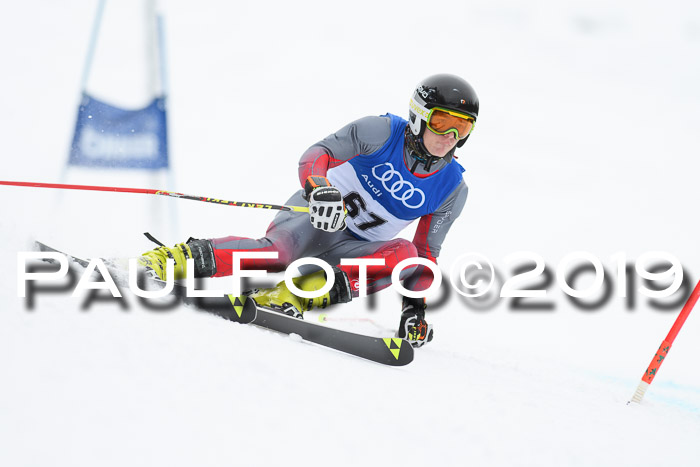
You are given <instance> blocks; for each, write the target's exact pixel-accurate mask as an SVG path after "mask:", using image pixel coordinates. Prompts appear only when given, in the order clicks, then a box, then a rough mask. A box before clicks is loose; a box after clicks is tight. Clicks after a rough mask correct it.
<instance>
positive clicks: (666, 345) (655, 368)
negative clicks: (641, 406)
mask: <svg viewBox="0 0 700 467" xmlns="http://www.w3.org/2000/svg"><path fill="white" fill-rule="evenodd" d="M698 298H700V282H698V284H697V285H696V286H695V289H693V292H692V293H691V294H690V297H688V301H686V302H685V305H683V309H682V310H681V312H680V313H679V314H678V317H677V318H676V321H675V322H674V323H673V326H671V330H670V331H669V332H668V335H666V339H664V341H663V342H662V343H661V346H660V347H659V350H657V351H656V355H654V358H653V359H652V360H651V363H650V364H649V367H648V368H647V371H645V372H644V375H643V376H642V380H641V381H640V382H639V386H637V390H636V391H635V392H634V395H632V399H630V400H629V401H628V402H627V404H629V403H630V402H636V403H640V402H641V401H642V398H643V397H644V393H646V392H647V389H648V388H649V385H650V384H651V382H652V381H654V377H655V376H656V374H657V373H658V372H659V368H660V367H661V364H662V363H663V362H664V360H665V359H666V355H667V354H668V351H669V350H671V345H672V344H673V341H674V340H675V339H676V336H677V335H678V331H680V330H681V328H682V327H683V324H684V323H685V320H686V319H687V318H688V315H689V314H690V312H691V310H692V309H693V307H694V306H695V303H696V302H697V301H698Z"/></svg>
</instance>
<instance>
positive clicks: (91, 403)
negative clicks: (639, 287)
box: [0, 0, 700, 466]
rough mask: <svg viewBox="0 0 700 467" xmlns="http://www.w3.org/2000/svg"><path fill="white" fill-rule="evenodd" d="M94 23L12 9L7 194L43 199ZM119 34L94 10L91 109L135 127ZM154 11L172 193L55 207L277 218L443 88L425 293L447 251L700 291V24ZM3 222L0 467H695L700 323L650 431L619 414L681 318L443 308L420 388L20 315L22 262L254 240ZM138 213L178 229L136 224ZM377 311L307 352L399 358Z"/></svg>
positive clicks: (53, 299) (643, 418)
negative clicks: (455, 97)
mask: <svg viewBox="0 0 700 467" xmlns="http://www.w3.org/2000/svg"><path fill="white" fill-rule="evenodd" d="M96 5H97V2H96V1H77V0H66V1H62V2H50V1H46V0H43V1H39V0H31V1H25V2H14V3H13V4H12V5H11V6H10V5H6V6H7V8H5V9H4V10H5V12H4V14H3V15H1V16H0V44H1V45H0V63H2V65H3V66H2V68H3V73H2V74H0V102H2V112H0V119H1V120H0V128H1V130H0V131H1V132H2V138H1V141H2V145H3V154H4V155H3V162H4V164H3V169H2V176H1V177H0V178H1V179H4V180H28V181H43V182H57V181H60V179H61V172H62V170H63V168H64V164H65V160H66V157H67V148H68V146H69V142H70V139H71V136H72V129H73V125H74V121H75V114H76V110H77V102H78V98H79V91H80V89H79V83H80V79H81V73H82V66H83V61H84V58H85V54H86V52H87V39H88V37H89V34H90V29H91V22H92V19H93V16H94V13H95V10H96ZM140 8H141V6H140V4H139V2H137V1H135V0H129V1H121V2H109V4H108V6H107V9H106V11H105V15H106V16H105V23H104V35H103V36H102V37H101V39H100V45H99V49H98V54H97V56H96V59H95V63H94V68H93V74H92V75H91V78H90V81H89V86H88V88H89V90H90V91H91V92H93V93H94V94H96V95H97V96H99V97H103V98H105V99H108V100H111V101H113V102H116V103H119V104H121V105H123V106H126V107H134V108H135V107H138V106H141V105H144V104H145V102H146V101H147V100H148V99H147V97H148V95H147V92H146V91H145V86H143V82H144V81H145V78H144V73H143V70H145V69H146V67H144V66H143V64H144V63H145V58H144V57H143V56H142V55H143V54H141V53H140V49H139V47H138V43H139V40H140V39H142V37H141V36H140V35H139V32H138V31H140V29H139V28H140V23H139V21H138V20H137V18H138V14H139V13H140V11H141V10H140ZM162 9H163V11H164V12H165V14H166V37H167V55H168V59H169V69H170V80H169V81H170V82H169V84H170V91H171V93H170V101H169V104H170V107H169V118H170V131H171V133H170V143H171V148H172V158H173V164H174V169H175V177H174V186H171V185H169V183H170V182H168V181H167V180H165V179H163V180H161V181H152V180H150V179H149V178H148V177H145V176H143V175H141V174H137V173H113V172H112V173H93V172H76V171H74V170H73V171H71V172H70V173H69V176H68V178H67V180H68V181H71V182H75V183H89V184H100V183H102V184H111V185H119V186H134V187H150V188H164V189H176V190H178V191H181V192H184V193H192V194H201V195H207V196H213V197H221V198H226V199H230V198H236V199H241V200H244V201H263V202H270V203H282V202H284V201H285V200H286V199H287V197H288V195H289V194H290V193H291V192H292V191H293V190H294V189H296V185H295V184H296V182H295V178H296V164H297V159H298V157H299V155H300V154H301V153H302V152H303V151H304V149H305V148H306V147H308V146H309V145H310V144H312V143H314V142H315V141H317V140H318V139H321V138H322V137H324V136H325V135H327V134H329V133H331V132H333V131H335V130H336V129H338V128H340V127H341V126H342V125H344V124H345V123H347V122H349V121H351V120H353V119H355V118H359V117H361V116H364V115H372V114H383V113H385V112H392V113H397V114H400V115H405V114H406V111H407V102H408V97H409V94H410V91H411V89H412V87H413V86H414V85H415V84H416V82H417V81H418V80H420V79H421V78H423V77H425V76H427V75H430V74H433V73H438V72H452V73H456V74H459V75H461V76H464V77H465V78H467V79H468V80H469V81H470V82H471V83H472V84H473V85H474V87H475V88H476V89H477V92H478V93H479V97H480V100H481V105H482V108H481V113H480V116H479V122H478V125H477V128H476V131H475V132H474V134H473V135H472V137H471V138H470V140H469V142H468V144H467V145H466V146H465V147H464V148H463V150H462V151H461V152H460V159H459V160H460V162H461V163H462V164H463V165H464V166H465V168H466V169H467V172H466V179H467V182H468V184H469V186H470V196H469V200H468V203H467V206H466V208H465V211H464V212H463V215H462V217H461V218H460V220H459V222H458V223H457V224H456V225H455V226H454V228H453V230H452V231H451V232H450V235H449V237H448V240H447V242H446V244H445V245H444V248H443V251H442V254H441V265H442V266H443V270H448V269H449V266H450V264H451V262H452V261H453V260H454V259H455V258H456V257H458V256H460V255H461V254H463V253H465V252H468V251H472V252H478V253H481V254H483V255H486V256H487V257H489V258H491V260H492V261H493V262H494V264H496V266H497V267H498V268H499V271H500V272H501V273H502V274H504V275H506V276H510V271H509V269H508V267H507V265H506V263H505V261H504V258H505V257H507V256H508V255H509V254H511V253H514V252H517V251H521V250H528V251H532V252H535V253H537V254H539V255H541V256H542V257H543V258H544V260H545V261H546V263H547V264H548V265H549V266H550V267H552V268H555V267H556V265H557V264H558V262H559V261H560V260H561V259H562V258H563V257H564V256H565V255H566V254H568V253H570V252H572V251H589V252H591V253H592V254H593V255H595V256H596V257H599V258H601V261H603V263H604V264H605V266H606V268H607V269H608V270H609V271H613V270H614V262H613V261H612V260H611V259H610V257H611V256H612V255H613V254H615V253H616V252H620V251H623V252H625V253H626V254H627V257H628V258H630V259H632V260H633V259H634V258H636V257H638V256H639V255H641V254H642V253H644V252H647V251H655V250H665V251H669V252H670V253H672V254H674V255H675V256H677V257H678V258H679V259H680V261H681V262H682V263H683V265H684V266H685V267H686V270H687V272H688V273H689V274H690V282H691V283H693V284H694V283H695V282H696V281H697V278H698V276H697V274H698V272H699V271H700V260H699V259H698V258H699V255H698V253H699V249H698V242H697V238H698V222H697V220H696V216H695V211H696V204H695V203H696V202H697V200H698V198H699V197H700V187H699V186H698V183H697V170H698V168H699V167H700V164H699V163H698V159H697V156H698V149H699V147H700V144H699V142H700V141H699V138H700V136H699V135H700V133H699V132H698V131H697V129H698V128H699V127H700V113H698V109H699V108H700V106H699V104H700V88H698V86H697V83H698V82H700V61H699V60H698V57H700V7H698V5H697V2H691V1H667V2H664V3H663V4H660V3H658V2H649V1H629V0H628V1H618V2H609V1H598V0H596V1H585V2H584V1H566V2H557V1H554V0H541V1H531V2H515V1H507V0H495V1H491V2H487V3H484V2H465V1H462V2H458V1H452V0H446V1H443V2H440V3H439V4H435V3H432V4H428V3H425V2H418V1H413V0H410V1H401V2H370V1H365V0H361V1H355V2H351V3H349V4H343V5H340V4H330V3H328V2H321V1H309V0H300V1H298V2H282V1H276V0H273V1H270V2H245V3H244V2H197V3H196V4H194V3H192V2H184V1H175V0H172V1H164V2H163V3H162ZM261 114H264V115H274V116H275V118H273V119H270V120H269V122H268V121H263V122H262V123H261V122H260V121H257V119H256V118H255V116H257V115H261ZM163 183H168V185H167V186H166V185H163ZM154 198H155V197H154ZM0 203H1V204H2V216H0V226H1V229H0V240H1V241H2V245H3V247H4V248H3V251H4V252H5V253H6V254H4V255H2V259H0V267H1V268H2V269H1V271H2V277H3V278H4V279H5V280H4V281H2V284H0V293H1V294H2V295H1V296H2V302H1V303H2V307H1V309H0V465H5V466H25V465H27V466H29V465H31V466H34V465H42V466H43V465H66V466H67V465H71V466H87V465H102V466H109V465H115V466H117V465H118V466H124V465H132V466H137V465H150V466H152V465H169V466H190V465H304V466H307V465H357V464H367V465H380V464H381V465H386V464H387V463H388V462H392V463H397V462H401V463H407V464H411V465H414V464H415V465H419V464H426V463H430V465H484V466H486V465H488V466H515V465H518V466H530V465H532V466H619V465H638V466H660V465H664V466H697V465H699V464H700V444H698V438H699V436H700V372H698V371H697V369H698V360H697V359H698V357H699V356H700V321H699V320H698V317H697V316H693V315H692V314H691V316H690V318H689V319H688V321H687V323H686V325H685V327H684V328H683V330H682V331H681V333H680V335H679V337H678V339H677V340H676V342H675V344H674V346H673V348H672V349H671V352H670V353H669V357H668V359H667V361H666V362H665V363H664V365H663V367H662V369H661V371H660V373H659V376H658V377H657V378H656V380H655V381H654V383H653V384H652V386H651V387H650V389H649V391H648V392H647V395H646V398H645V399H644V401H643V403H642V404H640V405H633V406H627V405H625V402H626V401H627V400H628V399H629V397H630V396H631V394H632V392H633V391H634V389H635V388H636V386H637V383H638V381H639V378H640V376H641V375H642V373H643V371H644V370H645V369H646V365H647V364H648V363H649V361H650V360H651V357H652V356H653V354H654V352H655V350H656V348H657V346H658V345H659V343H660V342H661V340H662V339H663V337H664V336H665V335H666V333H667V332H668V330H669V328H670V326H671V324H672V323H673V321H674V319H675V317H676V315H677V311H678V307H676V308H674V310H672V311H670V312H669V311H667V312H661V311H658V310H655V309H652V308H651V307H650V306H649V302H648V299H646V298H644V297H640V296H638V295H637V300H636V305H635V306H634V307H633V308H632V309H631V310H630V309H628V308H627V307H626V303H625V301H624V300H623V299H621V298H617V297H615V296H613V297H612V298H611V299H610V301H609V302H607V304H606V305H605V306H603V307H601V308H599V309H598V310H597V311H595V312H590V311H589V312H586V311H582V310H580V309H577V308H575V307H573V306H572V305H571V304H570V302H569V301H568V300H567V299H566V297H565V296H564V294H563V293H562V292H561V291H560V290H558V288H557V287H556V286H552V287H550V288H549V290H548V296H547V298H546V300H548V301H549V302H550V303H554V304H555V309H554V310H552V311H550V312H514V311H512V310H511V309H510V308H509V303H510V300H506V299H502V300H501V301H500V302H499V303H498V304H497V306H495V307H494V308H492V309H489V310H483V311H479V310H476V309H474V308H473V307H469V306H466V305H465V304H464V302H462V301H461V300H460V299H459V297H458V296H457V294H456V293H454V292H452V293H451V294H450V295H449V298H448V301H447V305H445V306H443V307H441V308H439V309H438V310H437V311H433V312H431V313H430V314H429V318H430V321H431V322H432V323H433V324H434V325H435V329H436V337H435V340H434V341H433V342H432V343H431V344H430V345H429V346H426V347H425V348H422V349H420V350H419V351H417V352H416V358H415V361H414V362H413V363H412V364H411V365H409V366H407V367H404V368H399V369H395V368H385V367H383V366H381V365H377V364H371V363H367V362H364V361H362V360H359V359H356V358H352V357H349V356H345V355H343V354H339V353H336V352H332V351H327V350H325V349H321V348H318V347H315V346H312V345H309V344H305V343H300V342H297V340H298V339H294V338H290V337H285V336H280V335H277V334H274V333H271V332H267V331H262V330H259V329H255V328H252V327H246V326H241V325H235V324H229V323H226V322H224V321H222V320H220V319H217V318H215V317H210V316H207V315H203V314H200V313H195V312H193V311H191V310H187V309H177V310H171V311H161V312H156V311H152V310H146V309H143V308H141V307H140V306H138V305H137V302H136V301H135V300H134V299H133V297H127V298H126V299H125V301H122V302H105V301H102V302H96V303H92V304H91V306H90V307H88V309H87V310H85V309H81V306H82V304H83V303H84V300H85V299H84V297H77V298H72V297H70V295H69V294H68V293H66V292H57V293H40V294H38V295H37V296H36V299H35V306H34V308H33V309H31V310H30V309H28V305H27V303H26V302H25V301H24V300H22V299H20V298H18V297H17V290H16V289H17V283H16V280H17V262H16V253H17V252H19V251H25V250H28V249H30V248H31V242H32V240H34V239H40V240H43V241H45V242H47V243H50V244H54V245H55V246H57V247H59V248H64V249H66V250H69V251H71V252H75V253H78V254H82V255H85V256H125V255H135V254H138V253H140V252H141V251H144V250H146V249H149V248H151V247H152V245H151V244H150V243H149V242H148V241H147V240H146V239H145V238H143V237H142V236H141V232H144V231H150V232H152V233H153V234H154V235H156V237H158V238H160V239H161V240H163V241H165V242H166V243H175V242H177V241H182V240H184V239H186V238H187V237H189V236H194V237H217V236H224V235H228V234H236V235H241V236H251V237H255V236H259V235H261V234H262V232H263V231H264V229H265V227H266V226H267V223H268V222H269V220H270V217H271V214H270V213H268V212H264V211H257V210H250V211H244V210H237V209H236V208H228V207H222V206H215V205H206V204H203V203H195V202H189V201H179V200H174V199H160V197H158V199H155V200H154V199H151V198H148V197H144V196H142V195H128V194H110V193H94V192H61V193H58V192H55V191H49V190H40V189H26V188H15V187H0ZM154 206H155V207H156V208H157V209H158V210H159V211H161V212H170V210H174V211H176V212H177V216H178V219H179V225H176V226H172V225H170V224H168V223H166V222H164V221H162V218H161V217H158V216H153V215H149V213H150V212H151V211H150V209H152V208H153V207H154ZM405 236H406V237H407V238H411V232H410V231H407V232H405ZM613 279H614V277H613ZM220 283H221V284H223V285H222V287H225V286H226V284H227V283H226V282H220ZM582 283H583V282H582ZM584 285H585V284H584ZM447 290H448V291H449V290H450V289H449V288H447ZM124 303H127V304H128V305H127V306H128V309H127V310H124V309H123V308H122V305H124ZM398 307H399V299H398V296H397V294H396V293H395V292H393V291H385V292H384V293H382V294H380V295H379V296H376V297H374V298H372V299H366V300H357V301H355V302H353V303H351V304H349V305H346V306H343V307H342V308H341V309H339V310H335V311H333V312H332V313H330V314H329V318H330V319H331V320H330V321H329V322H328V325H333V326H338V327H342V328H345V329H350V330H355V331H358V332H368V333H373V334H376V335H382V336H386V335H390V334H391V332H392V330H393V329H394V328H395V326H396V325H397V324H398ZM696 313H697V312H696ZM317 316H318V313H309V314H308V316H307V319H311V320H314V319H316V317H317Z"/></svg>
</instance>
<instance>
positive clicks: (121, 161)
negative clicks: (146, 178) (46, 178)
mask: <svg viewBox="0 0 700 467" xmlns="http://www.w3.org/2000/svg"><path fill="white" fill-rule="evenodd" d="M68 165H77V166H84V167H101V168H133V169H162V168H167V167H168V140H167V131H166V118H165V98H164V97H158V98H156V99H154V100H153V102H151V103H150V104H149V105H148V106H147V107H145V108H143V109H139V110H125V109H120V108H118V107H114V106H111V105H109V104H106V103H104V102H101V101H99V100H97V99H95V98H93V97H90V96H88V95H87V94H83V100H82V102H81V104H80V109H79V111H78V121H77V122H76V125H75V135H74V136H73V143H72V144H71V150H70V157H69V159H68Z"/></svg>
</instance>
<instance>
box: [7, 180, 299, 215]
mask: <svg viewBox="0 0 700 467" xmlns="http://www.w3.org/2000/svg"><path fill="white" fill-rule="evenodd" d="M0 185H7V186H22V187H29V188H57V189H61V190H89V191H111V192H117V193H141V194H147V195H162V196H170V197H173V198H181V199H189V200H192V201H203V202H206V203H214V204H223V205H225V206H237V207H242V208H258V209H272V210H275V211H296V212H309V208H307V207H304V206H285V205H279V204H264V203H247V202H243V201H228V200H225V199H218V198H209V197H206V196H195V195H186V194H183V193H175V192H174V191H165V190H151V189H147V188H124V187H114V186H97V185H67V184H64V183H39V182H11V181H5V180H0Z"/></svg>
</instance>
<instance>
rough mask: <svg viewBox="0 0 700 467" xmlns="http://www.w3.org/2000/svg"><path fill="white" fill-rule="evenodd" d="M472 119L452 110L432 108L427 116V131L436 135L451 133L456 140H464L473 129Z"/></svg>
mask: <svg viewBox="0 0 700 467" xmlns="http://www.w3.org/2000/svg"><path fill="white" fill-rule="evenodd" d="M474 122H475V120H474V117H470V116H469V115H465V114H462V113H459V112H454V111H452V110H447V109H441V108H440V107H433V108H432V109H430V114H429V115H428V120H427V124H428V129H429V130H430V131H432V132H433V133H436V134H438V135H446V134H447V133H453V134H454V135H455V137H456V138H457V139H464V138H466V137H467V136H469V133H471V132H472V130H473V129H474Z"/></svg>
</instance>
